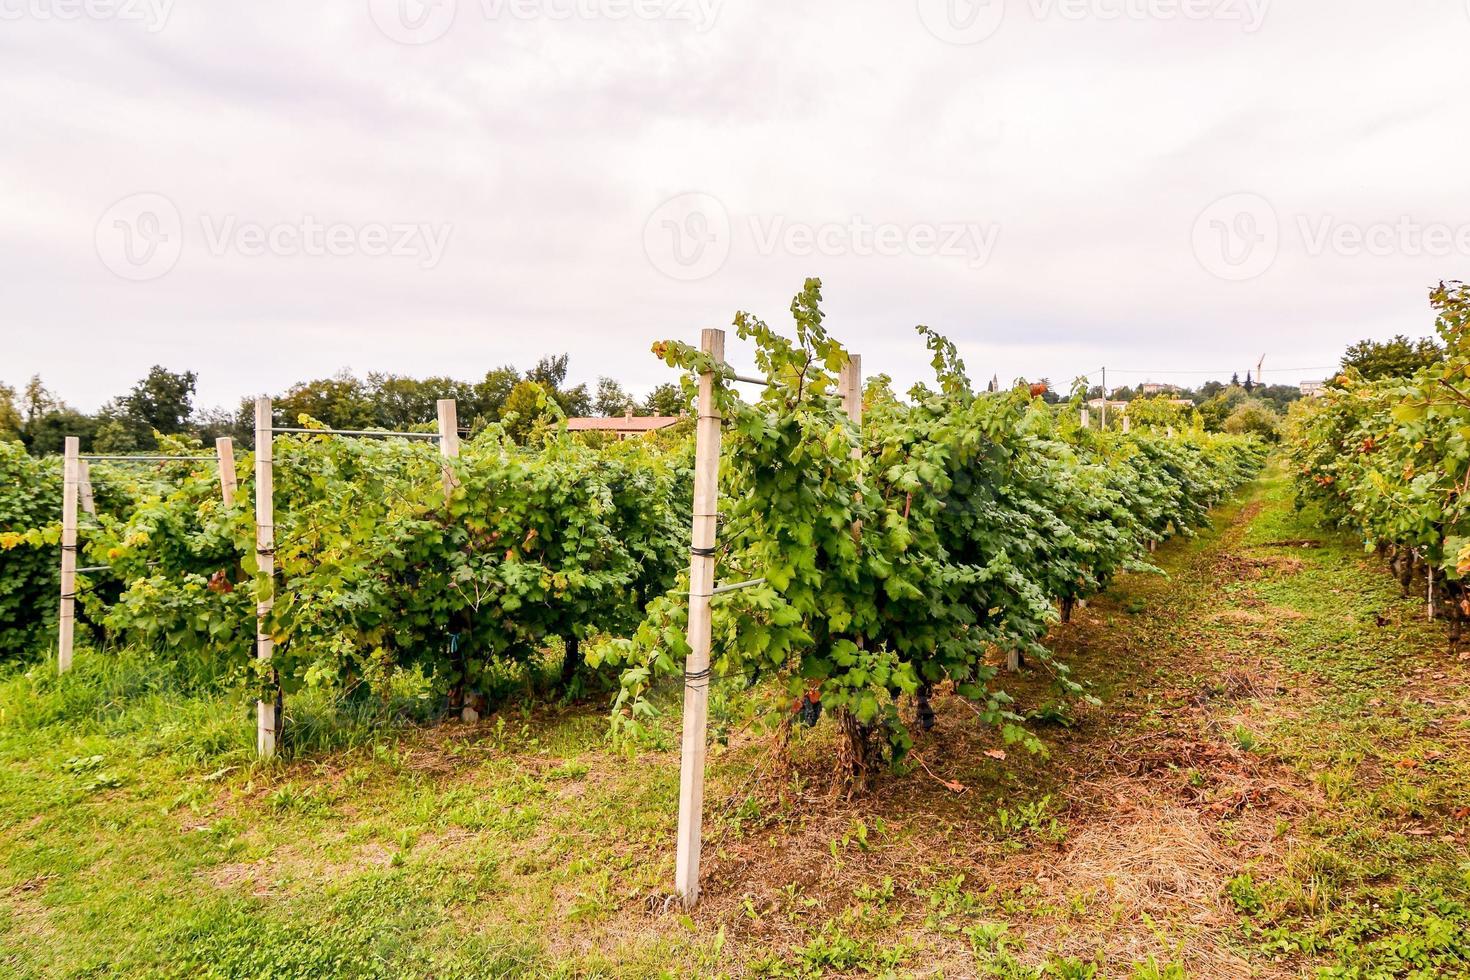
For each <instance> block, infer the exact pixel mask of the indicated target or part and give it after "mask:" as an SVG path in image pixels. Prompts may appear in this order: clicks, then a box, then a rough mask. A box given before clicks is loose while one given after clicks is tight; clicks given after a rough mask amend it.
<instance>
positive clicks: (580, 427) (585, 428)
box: [567, 412, 684, 439]
mask: <svg viewBox="0 0 1470 980" xmlns="http://www.w3.org/2000/svg"><path fill="white" fill-rule="evenodd" d="M683 418H684V416H682V415H634V414H633V413H632V412H629V413H627V414H626V415H623V416H621V417H619V416H616V415H614V416H610V417H606V418H569V419H567V431H568V432H612V433H616V434H617V437H618V438H619V439H629V438H632V437H633V436H646V435H648V433H650V432H657V431H658V430H659V429H667V428H668V427H669V426H671V425H673V424H674V423H676V422H678V421H680V420H681V419H683Z"/></svg>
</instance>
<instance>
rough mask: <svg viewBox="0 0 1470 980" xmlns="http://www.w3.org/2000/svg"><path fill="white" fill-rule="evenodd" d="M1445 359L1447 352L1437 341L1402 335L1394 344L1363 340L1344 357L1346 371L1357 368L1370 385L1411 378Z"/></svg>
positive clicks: (1391, 341) (1394, 338) (1386, 341)
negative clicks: (1385, 379) (1422, 369)
mask: <svg viewBox="0 0 1470 980" xmlns="http://www.w3.org/2000/svg"><path fill="white" fill-rule="evenodd" d="M1443 357H1444V348H1443V347H1441V346H1440V345H1439V344H1438V343H1437V342H1436V341H1435V340H1434V339H1433V338H1430V337H1424V338H1421V339H1419V340H1410V339H1409V338H1408V337H1405V336H1404V335H1403V334H1398V335H1397V336H1395V337H1393V338H1392V339H1391V340H1384V341H1376V340H1360V341H1358V342H1357V343H1356V344H1353V345H1352V346H1350V347H1349V348H1348V349H1347V352H1346V353H1345V354H1343V355H1342V369H1343V370H1344V371H1346V370H1347V369H1349V368H1355V369H1356V370H1357V372H1358V373H1359V374H1361V375H1362V376H1363V379H1364V380H1366V381H1377V380H1378V379H1380V378H1407V377H1409V376H1411V375H1412V374H1413V373H1414V372H1415V371H1418V370H1419V369H1420V368H1422V367H1428V366H1429V365H1431V364H1434V363H1436V362H1437V361H1439V360H1441V359H1443Z"/></svg>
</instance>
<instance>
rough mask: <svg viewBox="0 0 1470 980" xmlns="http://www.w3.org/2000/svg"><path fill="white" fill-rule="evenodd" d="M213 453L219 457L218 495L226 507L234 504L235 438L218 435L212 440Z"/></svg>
mask: <svg viewBox="0 0 1470 980" xmlns="http://www.w3.org/2000/svg"><path fill="white" fill-rule="evenodd" d="M214 455H215V456H216V457H217V458H218V459H219V495H220V499H221V500H223V501H224V502H225V506H226V507H233V506H235V491H236V490H237V489H238V486H237V484H236V483H235V440H233V439H231V438H230V437H229V436H220V437H219V438H218V439H216V440H215V441H214Z"/></svg>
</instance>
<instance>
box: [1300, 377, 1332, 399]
mask: <svg viewBox="0 0 1470 980" xmlns="http://www.w3.org/2000/svg"><path fill="white" fill-rule="evenodd" d="M1326 384H1327V382H1325V381H1303V382H1302V383H1301V384H1299V385H1297V387H1298V388H1299V389H1301V393H1302V397H1303V398H1320V397H1322V395H1323V394H1325V392H1324V391H1323V388H1324V387H1325V386H1326Z"/></svg>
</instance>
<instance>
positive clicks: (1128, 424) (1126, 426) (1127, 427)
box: [1123, 412, 1133, 436]
mask: <svg viewBox="0 0 1470 980" xmlns="http://www.w3.org/2000/svg"><path fill="white" fill-rule="evenodd" d="M1132 428H1133V425H1132V419H1130V418H1129V417H1128V413H1127V412H1124V413H1123V434H1124V435H1125V436H1126V435H1127V434H1128V433H1129V432H1130V431H1131V430H1132Z"/></svg>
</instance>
